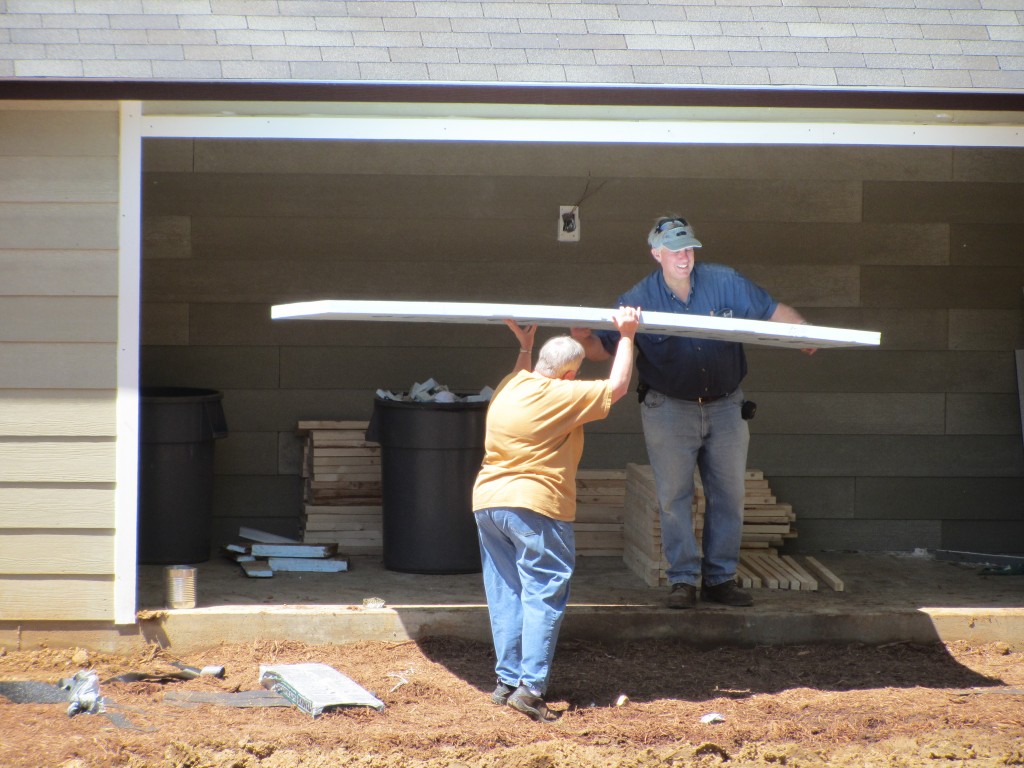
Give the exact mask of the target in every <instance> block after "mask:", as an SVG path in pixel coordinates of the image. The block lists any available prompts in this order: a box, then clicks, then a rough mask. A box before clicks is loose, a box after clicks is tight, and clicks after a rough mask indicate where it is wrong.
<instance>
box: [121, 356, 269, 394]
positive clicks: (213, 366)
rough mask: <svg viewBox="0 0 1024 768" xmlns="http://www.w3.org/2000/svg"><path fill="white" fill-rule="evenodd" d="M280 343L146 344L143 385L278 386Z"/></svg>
mask: <svg viewBox="0 0 1024 768" xmlns="http://www.w3.org/2000/svg"><path fill="white" fill-rule="evenodd" d="M278 359H279V352H278V349H277V347H242V348H235V347H181V346H168V347H143V348H142V350H141V355H140V361H139V380H140V384H141V385H142V386H166V387H201V388H213V389H223V388H232V387H234V388H238V387H266V388H273V387H276V386H278V384H279V380H278Z"/></svg>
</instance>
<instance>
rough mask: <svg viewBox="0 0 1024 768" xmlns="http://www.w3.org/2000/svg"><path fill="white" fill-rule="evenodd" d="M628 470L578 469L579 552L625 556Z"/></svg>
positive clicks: (577, 517)
mask: <svg viewBox="0 0 1024 768" xmlns="http://www.w3.org/2000/svg"><path fill="white" fill-rule="evenodd" d="M625 504H626V472H625V471H624V470H617V469H581V470H579V471H577V473H576V522H575V523H574V524H573V528H574V530H575V532H576V554H577V556H580V557H622V554H623V551H624V550H623V543H624V542H623V519H624V509H625Z"/></svg>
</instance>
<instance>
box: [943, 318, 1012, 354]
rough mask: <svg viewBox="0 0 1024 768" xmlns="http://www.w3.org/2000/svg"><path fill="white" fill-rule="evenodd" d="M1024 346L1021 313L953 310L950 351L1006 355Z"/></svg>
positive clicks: (950, 328)
mask: <svg viewBox="0 0 1024 768" xmlns="http://www.w3.org/2000/svg"><path fill="white" fill-rule="evenodd" d="M1022 346H1024V327H1022V324H1021V312H1020V310H1019V309H951V310H950V311H949V348H950V349H986V350H1000V351H1005V350H1009V349H1019V348H1020V347H1022Z"/></svg>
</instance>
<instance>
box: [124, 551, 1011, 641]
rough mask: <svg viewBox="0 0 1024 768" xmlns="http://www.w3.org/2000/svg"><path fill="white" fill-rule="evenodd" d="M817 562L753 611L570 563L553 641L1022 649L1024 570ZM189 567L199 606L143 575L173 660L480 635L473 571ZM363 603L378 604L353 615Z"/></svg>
mask: <svg viewBox="0 0 1024 768" xmlns="http://www.w3.org/2000/svg"><path fill="white" fill-rule="evenodd" d="M814 556H815V557H816V558H817V559H818V560H820V561H821V562H822V563H823V564H824V565H825V566H826V567H828V568H829V569H831V570H832V571H833V572H834V573H835V574H836V575H838V576H839V577H840V578H841V579H842V580H843V582H844V585H845V590H844V591H842V592H835V591H832V590H831V589H829V588H827V587H825V586H824V585H822V586H820V587H819V589H818V590H817V591H806V592H804V591H794V590H771V589H758V590H754V596H755V605H754V606H753V607H751V608H743V609H735V608H725V607H723V606H719V605H706V604H701V605H700V607H699V608H697V609H696V610H692V611H674V610H669V609H667V608H665V607H663V604H662V600H663V598H664V595H665V593H666V590H665V589H663V588H651V587H648V586H646V585H645V584H644V583H643V582H642V581H641V580H640V579H639V578H638V577H636V576H635V575H633V574H632V573H631V572H629V571H628V570H627V569H626V568H625V566H624V565H623V563H622V561H621V560H620V559H619V558H615V557H594V558H580V561H579V564H578V568H577V572H576V575H575V577H574V579H573V586H572V595H571V598H570V605H569V609H568V611H567V614H566V618H565V622H564V623H563V627H562V634H561V637H562V639H573V638H597V639H602V640H638V639H644V638H662V637H670V636H679V637H685V638H686V639H687V640H689V641H692V642H693V643H694V644H697V645H722V644H738V645H757V644H765V645H781V644H806V643H823V642H824V643H843V642H861V643H868V644H885V643H893V642H915V643H928V642H935V641H947V642H948V641H956V640H963V641H967V642H970V643H988V642H996V641H1001V642H1005V643H1007V644H1008V645H1009V646H1010V647H1012V648H1014V649H1024V575H1001V574H999V575H994V574H988V573H985V572H984V568H983V567H982V566H980V565H978V564H977V563H971V564H961V563H954V562H945V561H939V560H936V559H935V558H933V557H928V556H912V555H906V554H893V553H875V554H864V553H856V554H853V553H815V555H814ZM797 557H798V559H799V556H797ZM197 567H198V574H197V579H196V584H197V607H196V608H194V609H187V610H186V609H179V610H165V608H164V606H165V602H166V600H165V588H164V575H163V567H162V566H140V581H139V595H140V602H139V604H140V609H141V610H142V613H141V614H140V615H141V616H142V617H143V618H142V620H141V621H140V625H139V628H140V631H141V632H140V634H141V638H142V639H145V640H146V641H148V642H156V643H159V644H161V645H164V646H166V647H170V648H174V649H176V650H177V651H179V652H182V653H185V652H190V651H194V650H203V649H207V648H212V647H215V646H217V645H218V644H220V643H222V642H225V641H229V642H242V643H247V642H255V641H257V640H300V641H303V642H308V643H352V642H359V641H368V640H385V641H401V640H410V639H411V640H416V639H419V638H422V637H424V636H428V635H438V634H446V635H453V636H457V637H465V638H469V639H475V640H480V641H484V642H489V640H490V635H489V629H488V621H487V609H486V605H485V603H484V596H483V588H482V584H481V577H480V575H479V574H461V575H422V574H409V573H398V572H394V571H388V570H386V569H385V568H384V567H383V565H382V564H381V561H380V558H375V557H360V558H353V559H352V567H351V570H350V571H348V572H345V573H278V574H275V576H274V577H273V578H270V579H252V578H248V577H246V576H245V575H244V573H243V572H242V570H241V568H239V566H238V565H236V564H235V563H233V562H230V561H228V560H226V559H222V558H220V557H215V558H213V559H211V560H210V561H209V562H207V563H202V564H199V565H198V566H197ZM367 598H380V599H382V600H383V601H384V607H382V608H366V607H363V601H364V600H365V599H367Z"/></svg>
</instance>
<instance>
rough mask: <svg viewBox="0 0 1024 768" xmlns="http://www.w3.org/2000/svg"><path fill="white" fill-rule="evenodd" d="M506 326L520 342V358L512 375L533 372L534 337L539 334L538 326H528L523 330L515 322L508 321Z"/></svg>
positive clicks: (517, 359)
mask: <svg viewBox="0 0 1024 768" xmlns="http://www.w3.org/2000/svg"><path fill="white" fill-rule="evenodd" d="M505 325H507V326H508V327H509V330H511V331H512V333H513V334H514V335H515V337H516V340H517V341H518V342H519V356H518V357H517V358H516V364H515V366H514V367H513V368H512V373H519V371H530V370H533V337H534V336H535V335H536V334H537V326H536V325H528V326H526V327H525V328H522V327H520V325H519V323H517V322H516V321H515V320H506V321H505Z"/></svg>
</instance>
